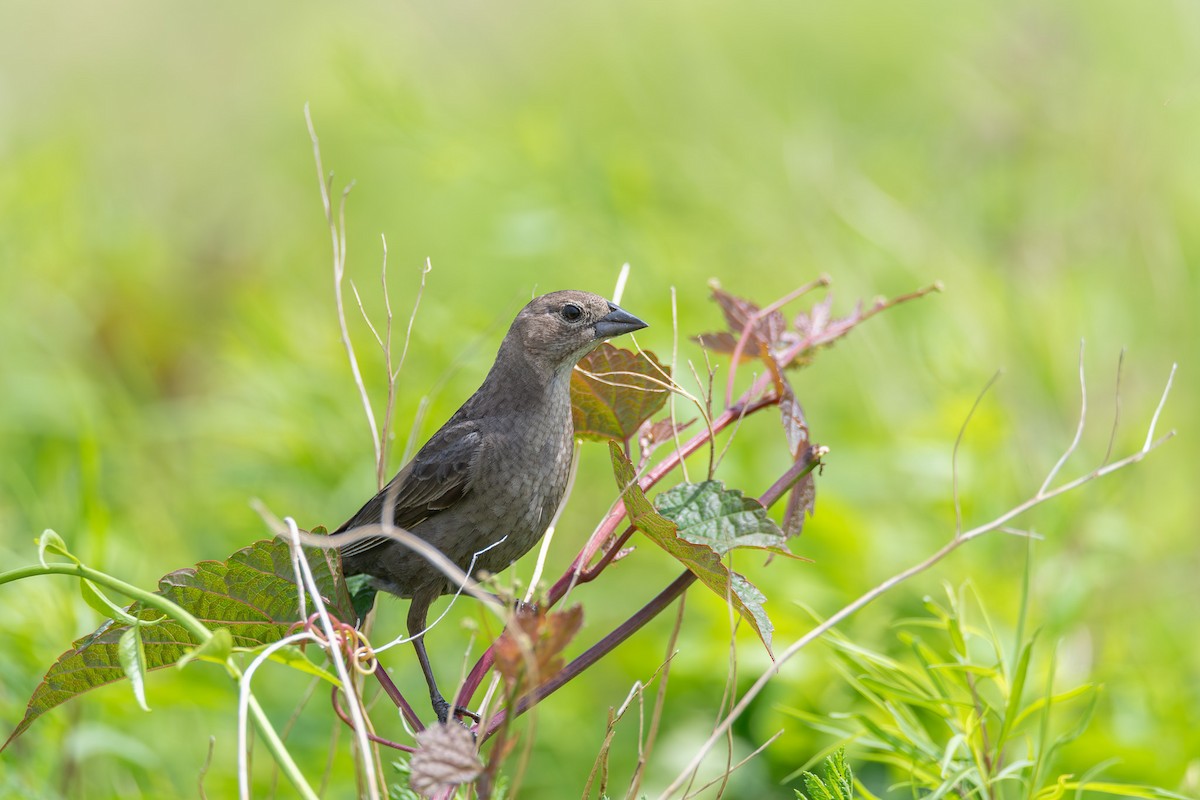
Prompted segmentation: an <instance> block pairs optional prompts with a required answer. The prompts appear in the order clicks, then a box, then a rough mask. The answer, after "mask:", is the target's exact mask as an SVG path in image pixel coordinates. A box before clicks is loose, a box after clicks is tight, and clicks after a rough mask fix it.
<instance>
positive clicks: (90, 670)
mask: <svg viewBox="0 0 1200 800" xmlns="http://www.w3.org/2000/svg"><path fill="white" fill-rule="evenodd" d="M304 552H305V555H306V557H307V558H308V562H309V565H310V566H311V567H312V571H313V576H314V578H315V579H316V583H317V587H318V589H319V590H320V592H321V596H322V597H323V598H324V599H325V603H326V605H327V606H328V608H329V613H330V614H333V615H334V616H336V617H337V618H338V619H342V620H347V621H352V620H354V619H355V618H356V617H355V614H354V609H353V607H352V606H351V603H350V597H349V595H348V594H347V592H346V585H345V581H344V580H343V579H341V577H340V575H336V574H335V573H337V572H338V570H335V569H334V568H333V566H332V564H334V563H335V561H336V558H337V556H336V555H333V554H332V553H330V551H327V550H322V549H320V548H308V547H306V548H304ZM294 580H295V578H294V573H293V570H292V561H291V555H290V553H289V551H288V544H287V542H285V541H283V540H282V539H266V540H262V541H259V542H255V543H254V544H252V545H250V546H249V547H246V548H243V549H242V550H239V551H237V552H236V553H234V554H233V555H232V556H230V557H229V558H228V559H227V560H225V561H201V562H200V563H199V564H197V565H196V566H195V567H189V568H187V569H181V570H177V571H175V572H172V573H169V574H167V575H165V576H163V577H162V579H160V580H159V582H158V592H157V593H158V594H161V595H162V596H164V597H166V598H167V599H169V600H171V601H172V602H174V603H177V604H178V605H180V606H182V607H183V608H184V609H185V610H187V611H188V612H189V613H191V614H192V615H193V616H195V617H196V618H197V619H199V620H200V621H201V622H203V623H205V624H206V625H207V626H208V627H209V628H210V629H213V630H216V629H218V628H227V629H228V630H229V636H230V639H231V641H232V644H233V645H234V646H237V647H257V646H259V645H264V644H270V643H271V642H275V641H278V640H279V639H281V638H283V637H284V636H285V635H286V634H287V630H288V627H289V626H290V625H291V624H292V623H293V622H295V621H296V620H297V619H299V617H300V610H299V607H298V592H297V590H296V586H295V584H294V583H293V581H294ZM309 608H311V603H310V604H309ZM127 613H128V614H129V615H130V616H132V617H134V618H136V619H137V620H138V621H139V625H137V626H134V627H137V628H141V630H140V632H139V634H138V635H140V637H141V639H142V642H143V651H144V659H143V662H142V663H144V664H145V669H144V670H143V672H144V671H147V670H155V669H162V668H163V667H169V666H171V665H173V664H175V663H176V662H178V661H179V660H180V659H182V658H184V657H185V656H186V655H187V654H188V652H189V651H191V650H192V649H193V648H195V647H197V646H198V645H199V644H200V642H199V641H198V640H197V639H196V638H195V637H194V636H192V635H191V634H190V633H189V632H188V630H187V629H186V628H185V627H184V626H183V625H181V624H179V623H178V622H177V621H175V620H174V619H167V620H165V621H162V623H161V624H159V625H155V626H154V627H152V628H145V627H144V626H145V623H147V622H155V621H158V620H159V618H160V617H161V616H162V614H161V612H159V611H158V610H156V609H150V608H144V607H142V606H140V605H138V604H136V603H135V604H133V605H132V606H130V607H129V608H128V609H127ZM130 630H133V628H131V627H130V626H129V625H127V624H124V623H116V622H111V621H110V622H106V623H104V624H103V625H101V626H100V627H99V628H98V629H97V630H96V631H95V632H93V633H92V634H90V635H88V636H85V637H83V638H82V639H78V640H77V641H75V642H74V643H73V645H72V647H71V649H70V650H68V651H66V652H65V653H63V654H62V655H60V656H59V657H58V660H57V661H55V662H54V664H53V666H51V667H50V669H49V670H48V671H47V672H46V674H45V676H44V677H43V678H42V682H41V683H40V684H38V686H37V688H36V689H34V691H33V696H32V697H31V698H30V700H29V704H28V705H27V706H26V709H25V716H24V718H23V719H22V720H21V722H20V723H19V724H18V725H17V727H16V729H15V730H14V731H13V732H12V734H11V735H10V736H9V737H8V741H6V742H5V743H4V747H7V746H8V745H9V744H11V743H12V741H13V740H14V739H15V738H16V737H17V736H19V735H20V734H21V733H23V732H24V731H25V730H26V729H27V728H28V727H29V726H30V725H31V724H33V722H34V720H36V719H37V718H38V717H40V716H41V715H42V714H44V713H46V712H47V711H49V710H50V709H52V708H54V707H55V706H57V705H60V704H61V703H65V702H66V701H68V700H70V699H72V698H74V697H78V696H79V695H81V694H83V693H85V692H87V691H90V690H92V689H95V688H97V687H99V686H105V685H107V684H110V683H113V682H114V681H119V680H121V679H122V678H124V677H126V676H127V675H128V673H127V671H126V669H125V667H124V662H123V661H122V655H121V653H120V649H121V639H122V637H123V636H125V634H126V633H127V632H128V631H130ZM2 749H3V748H0V750H2Z"/></svg>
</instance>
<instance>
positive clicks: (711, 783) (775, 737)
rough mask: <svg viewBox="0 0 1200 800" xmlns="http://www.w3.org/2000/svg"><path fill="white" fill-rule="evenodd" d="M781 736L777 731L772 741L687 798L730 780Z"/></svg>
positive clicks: (756, 749) (765, 743)
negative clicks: (719, 782)
mask: <svg viewBox="0 0 1200 800" xmlns="http://www.w3.org/2000/svg"><path fill="white" fill-rule="evenodd" d="M780 736H783V731H776V732H775V733H774V734H773V735H772V736H771V738H770V739H767V740H766V741H765V742H763V743H762V744H760V745H759V746H758V747H756V748H754V752H752V753H751V754H750V755H748V756H746V757H745V758H743V759H742V760H741V761H739V762H738V763H736V764H734V765H733V766H732V767H730V768H729V769H728V770H727V771H726V772H724V773H723V774H722V775H721V776H720V777H717V778H713V779H712V780H711V781H709V782H708V783H706V784H704V785H703V786H701V787H700V788H699V789H697V790H696V791H694V792H692V793H691V794H689V795H687V797H689V798H691V797H695V796H696V795H698V794H700V793H701V792H703V791H704V790H705V789H707V788H708V787H710V786H712V785H713V784H715V783H716V782H717V781H721V780H728V779H729V776H730V775H732V774H733V773H734V772H736V771H737V770H738V769H741V768H742V767H743V766H745V765H746V764H747V763H748V762H749V761H750V760H751V759H753V758H756V757H757V756H758V754H759V753H761V752H762V751H763V750H766V749H767V748H768V747H770V746H771V745H773V744H774V743H775V740H776V739H778V738H779V737H780Z"/></svg>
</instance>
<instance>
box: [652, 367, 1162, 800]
mask: <svg viewBox="0 0 1200 800" xmlns="http://www.w3.org/2000/svg"><path fill="white" fill-rule="evenodd" d="M1174 377H1175V366H1172V368H1171V375H1170V377H1168V379H1167V384H1166V386H1165V387H1164V389H1163V394H1162V397H1161V399H1160V400H1159V403H1158V407H1157V408H1156V409H1155V412H1154V416H1153V417H1152V419H1151V421H1150V425H1149V431H1148V433H1147V437H1146V443H1145V444H1144V445H1143V447H1142V449H1141V450H1138V451H1137V452H1135V453H1131V454H1130V455H1128V456H1126V457H1124V458H1122V459H1119V460H1117V461H1114V462H1112V463H1110V464H1105V465H1103V466H1101V467H1098V468H1097V469H1094V470H1092V471H1091V472H1089V473H1087V474H1086V475H1083V476H1080V477H1079V478H1076V479H1075V480H1072V481H1068V482H1066V483H1064V484H1061V485H1059V486H1058V487H1056V488H1054V489H1051V490H1049V491H1044V492H1042V491H1039V492H1038V493H1036V494H1034V495H1033V496H1032V497H1030V498H1028V499H1027V500H1025V501H1024V502H1023V503H1020V504H1019V505H1017V506H1015V507H1013V508H1011V509H1009V510H1008V511H1006V512H1005V513H1003V514H1001V515H999V516H998V517H996V518H995V519H993V520H991V521H989V522H986V523H984V524H982V525H979V526H977V527H975V528H972V529H971V530H969V531H966V532H963V533H961V534H959V533H956V535H955V536H954V537H953V538H951V539H950V540H949V541H948V542H946V543H945V544H944V545H942V546H941V547H940V548H938V550H937V551H935V552H934V553H933V554H932V555H930V556H929V557H928V558H926V559H925V560H923V561H921V562H920V563H917V564H914V565H913V566H911V567H909V568H907V569H905V570H903V571H901V572H898V573H896V574H894V575H892V576H891V577H890V578H888V579H887V580H884V581H882V582H881V583H879V584H877V585H876V586H874V587H872V588H871V589H869V590H868V591H866V592H864V593H863V594H862V595H860V596H859V597H858V598H857V599H855V600H853V601H852V602H850V603H848V604H847V605H845V606H843V607H842V608H841V609H839V610H838V611H837V612H836V613H835V614H833V615H832V616H830V617H829V618H828V619H826V620H825V621H824V622H822V623H820V624H819V625H817V626H816V627H814V628H813V629H812V630H811V631H809V632H808V633H806V634H805V635H803V636H801V637H800V638H799V639H797V640H796V641H795V642H793V643H792V644H791V645H789V646H788V647H787V649H786V650H784V651H783V652H782V653H780V654H779V656H778V657H777V658H776V660H775V661H774V663H772V664H771V665H770V666H768V667H767V669H765V670H764V671H763V673H762V675H760V676H759V678H758V680H756V681H755V682H754V685H753V686H751V687H750V688H749V689H748V690H747V691H746V693H745V694H744V695H743V696H742V698H741V699H740V700H739V701H738V703H737V704H736V705H735V706H734V707H733V710H732V711H730V713H729V714H728V715H727V716H726V717H725V720H724V721H723V722H722V723H721V724H720V725H719V726H718V727H717V729H716V730H715V731H713V733H712V735H711V736H709V738H708V740H707V741H705V743H704V744H703V745H702V746H701V747H700V748H699V750H698V751H697V752H696V754H695V755H694V756H693V758H692V760H691V761H690V762H689V763H688V764H687V765H686V766H685V767H684V768H683V769H682V770H681V771H680V773H679V774H678V775H677V776H676V778H675V780H674V781H672V782H671V784H670V785H669V786H667V788H666V789H664V790H663V792H662V794H661V795H659V797H660V799H661V800H667V799H668V798H671V797H674V796H675V795H676V794H677V793H678V792H679V790H680V789H681V788H682V787H683V785H684V784H685V783H686V782H687V781H688V778H689V776H690V775H691V774H692V773H693V772H694V771H695V770H696V769H697V768H698V766H699V765H700V763H701V762H702V761H703V760H704V758H705V757H706V756H707V755H708V753H709V752H710V751H711V750H712V748H713V747H714V746H715V745H716V744H717V742H719V741H720V740H721V738H722V737H724V736H725V734H726V732H727V731H728V730H729V729H730V728H731V727H732V725H733V723H734V721H735V720H737V719H738V718H739V717H740V716H741V715H742V714H743V713H745V711H746V709H747V708H748V707H749V705H750V703H751V702H753V701H754V699H755V698H756V697H757V696H758V695H759V694H760V693H761V692H762V690H763V689H764V688H765V687H766V685H767V684H768V683H769V682H770V681H771V679H772V678H774V677H775V675H777V674H778V673H779V671H780V670H781V669H782V668H783V665H784V664H786V663H788V662H789V661H790V660H791V659H792V658H793V657H794V656H795V655H796V654H797V653H799V652H800V651H801V650H802V649H804V648H805V647H807V646H808V645H809V644H811V643H812V642H814V641H816V640H817V639H819V638H820V637H822V636H824V635H825V634H826V633H828V632H829V631H830V630H831V629H833V628H834V627H835V626H837V625H838V624H839V623H841V622H842V621H843V620H845V619H846V618H848V617H850V616H852V615H853V614H855V613H856V612H858V611H859V610H861V609H862V608H863V607H864V606H867V605H869V604H870V603H872V602H874V601H875V600H877V599H878V598H879V597H881V596H882V595H884V594H886V593H887V592H889V591H891V590H892V589H894V588H895V587H897V586H899V585H900V584H902V583H904V582H905V581H907V580H908V579H910V578H912V577H914V576H915V575H919V574H921V573H922V572H924V571H926V570H928V569H929V568H930V567H932V566H934V565H935V564H937V563H939V562H941V561H942V560H943V559H945V558H946V557H947V556H949V555H950V554H951V553H953V552H954V551H955V550H957V549H958V548H959V547H961V546H963V545H964V544H966V543H967V542H969V541H971V540H972V539H976V538H978V537H980V536H983V535H984V534H987V533H990V532H992V531H996V530H1001V529H1003V528H1005V527H1006V526H1007V525H1008V523H1009V521H1011V520H1012V519H1013V518H1014V517H1017V516H1019V515H1021V514H1023V513H1025V512H1027V511H1029V510H1030V509H1032V508H1034V507H1036V506H1039V505H1041V504H1042V503H1045V502H1048V501H1050V500H1052V499H1054V498H1056V497H1058V496H1060V495H1062V494H1066V493H1067V492H1070V491H1073V490H1075V489H1077V488H1079V487H1080V486H1082V485H1084V484H1086V483H1088V482H1090V481H1093V480H1095V479H1096V478H1099V477H1102V476H1104V475H1108V474H1110V473H1112V472H1116V471H1117V470H1120V469H1123V468H1125V467H1128V466H1130V465H1132V464H1136V463H1137V462H1139V461H1142V460H1143V459H1144V458H1145V457H1146V456H1147V455H1148V454H1149V453H1151V452H1153V451H1154V450H1155V449H1157V448H1158V447H1160V446H1161V445H1162V444H1164V443H1165V442H1166V441H1168V440H1169V439H1170V438H1171V437H1172V436H1173V435H1174V432H1170V433H1167V434H1165V435H1164V436H1162V437H1159V438H1157V439H1156V438H1154V432H1155V427H1156V425H1157V423H1158V417H1159V413H1160V412H1161V411H1162V408H1163V406H1164V404H1165V403H1166V400H1167V396H1168V395H1169V394H1170V390H1171V384H1172V381H1173V380H1174Z"/></svg>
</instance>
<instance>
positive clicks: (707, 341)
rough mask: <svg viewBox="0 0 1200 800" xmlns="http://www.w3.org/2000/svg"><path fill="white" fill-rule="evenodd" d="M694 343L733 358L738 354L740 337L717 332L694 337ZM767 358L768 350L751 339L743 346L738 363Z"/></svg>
mask: <svg viewBox="0 0 1200 800" xmlns="http://www.w3.org/2000/svg"><path fill="white" fill-rule="evenodd" d="M692 341H693V342H695V343H696V344H698V345H700V346H701V347H703V348H705V349H707V350H711V351H713V352H716V353H724V354H726V355H729V356H732V355H733V354H734V353H735V352H737V343H738V337H736V336H734V335H733V334H732V333H726V332H725V331H717V332H715V333H701V334H699V335H698V336H693V337H692ZM766 356H767V348H766V347H764V346H763V344H762V343H761V342H759V341H758V340H756V339H754V338H753V337H751V338H750V339H748V340H747V341H746V343H745V344H744V345H742V352H741V353H740V354H739V355H738V363H739V364H740V363H744V362H747V361H758V360H759V359H761V358H765V357H766Z"/></svg>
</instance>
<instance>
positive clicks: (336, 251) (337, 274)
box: [304, 103, 382, 463]
mask: <svg viewBox="0 0 1200 800" xmlns="http://www.w3.org/2000/svg"><path fill="white" fill-rule="evenodd" d="M304 121H305V122H306V123H307V124H308V135H309V138H310V139H311V140H312V146H313V159H314V161H316V165H317V181H318V183H320V185H321V202H322V204H323V205H324V207H325V219H326V221H327V222H328V223H329V235H330V239H331V241H332V245H333V293H334V298H335V302H336V305H337V317H338V329H339V330H340V331H341V335H342V346H343V347H344V348H345V350H346V358H347V359H349V361H350V372H351V374H352V375H353V376H354V385H355V386H356V387H358V396H359V398H360V399H361V400H362V404H363V412H364V413H365V414H366V415H367V425H368V426H369V427H370V429H371V446H372V447H373V448H374V451H375V463H379V461H380V458H381V456H382V453H381V452H380V444H379V428H378V426H377V425H376V424H375V412H374V411H373V410H372V409H371V398H370V396H369V395H368V394H367V387H366V385H365V384H364V383H363V378H362V372H360V371H359V368H358V357H357V356H355V354H354V344H353V343H352V342H351V341H350V329H349V328H348V327H347V325H346V307H345V303H344V302H343V300H342V279H343V278H344V277H345V275H346V196H347V195H349V194H350V190H351V189H352V188H354V182H353V181H351V182H350V183H348V184H347V185H346V188H345V189H344V190H342V199H341V204H340V205H339V207H338V215H337V218H336V219H335V218H334V214H333V201H332V200H331V199H330V182H332V180H333V175H332V174H330V175H329V177H328V178H326V176H325V167H324V165H323V164H322V163H321V144H320V141H319V140H318V139H317V130H316V128H315V127H313V121H312V115H311V114H310V113H309V109H308V104H307V103H305V104H304Z"/></svg>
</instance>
